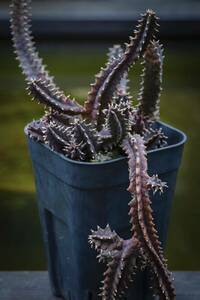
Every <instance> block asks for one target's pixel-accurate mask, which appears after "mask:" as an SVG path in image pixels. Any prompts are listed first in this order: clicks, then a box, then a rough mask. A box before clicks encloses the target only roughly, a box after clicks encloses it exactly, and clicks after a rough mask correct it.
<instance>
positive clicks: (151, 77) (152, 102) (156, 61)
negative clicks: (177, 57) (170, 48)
mask: <svg viewBox="0 0 200 300" xmlns="http://www.w3.org/2000/svg"><path fill="white" fill-rule="evenodd" d="M143 64H144V69H143V73H142V82H141V89H140V92H139V97H138V101H139V106H138V112H139V113H140V114H142V115H144V116H146V117H148V118H150V119H151V120H158V119H159V117H160V92H161V84H162V73H163V48H162V45H161V44H159V42H158V41H152V42H151V43H150V44H149V46H148V47H147V50H146V52H145V53H144V61H143Z"/></svg>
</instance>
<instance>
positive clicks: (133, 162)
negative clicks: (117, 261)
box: [123, 135, 175, 300]
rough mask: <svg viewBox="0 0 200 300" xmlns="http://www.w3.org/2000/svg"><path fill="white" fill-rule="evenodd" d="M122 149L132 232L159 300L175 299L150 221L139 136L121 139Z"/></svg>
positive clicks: (148, 199)
mask: <svg viewBox="0 0 200 300" xmlns="http://www.w3.org/2000/svg"><path fill="white" fill-rule="evenodd" d="M123 146H124V150H125V151H126V153H127V155H128V157H129V172H130V185H129V188H128V190H129V192H131V193H133V195H134V200H133V201H132V202H131V203H130V216H131V222H132V230H133V232H136V233H137V238H138V240H139V241H140V243H141V246H142V248H143V251H144V253H145V254H146V255H147V258H148V261H149V265H150V266H151V269H152V270H153V273H154V275H155V277H156V278H157V282H158V286H157V289H158V291H159V295H162V296H163V299H166V300H167V299H168V300H169V299H170V300H172V299H175V292H174V288H173V286H172V283H171V279H170V275H169V272H168V270H167V266H166V261H165V259H164V257H163V252H162V249H161V246H160V242H159V239H158V234H157V230H156V228H155V224H154V222H153V217H152V210H151V206H150V204H151V201H150V198H149V195H148V189H149V186H148V182H149V176H148V174H147V160H146V152H145V146H144V140H143V138H142V137H141V136H139V135H135V136H134V137H133V138H132V139H130V138H129V139H128V140H125V141H124V144H123ZM135 211H137V214H135Z"/></svg>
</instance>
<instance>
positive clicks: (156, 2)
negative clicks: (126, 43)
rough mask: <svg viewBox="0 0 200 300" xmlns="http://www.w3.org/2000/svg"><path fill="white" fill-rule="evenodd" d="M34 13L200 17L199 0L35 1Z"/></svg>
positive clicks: (2, 13)
mask: <svg viewBox="0 0 200 300" xmlns="http://www.w3.org/2000/svg"><path fill="white" fill-rule="evenodd" d="M32 6H33V14H34V15H35V16H37V17H43V18H49V17H50V18H53V19H54V18H56V19H57V18H65V19H68V20H69V19H87V20H88V19H95V20H97V19H101V20H102V19H104V20H107V19H109V20H110V19H113V20H116V19H117V20H120V19H130V20H133V19H135V18H137V17H138V14H140V13H142V12H144V11H145V10H146V9H147V8H151V9H154V10H156V12H157V13H158V14H159V15H160V17H162V18H164V19H170V20H171V19H176V20H177V19H183V18H184V19H185V18H186V19H191V18H192V19H193V18H200V1H197V0H177V1H173V0H168V1H164V0H148V1H146V0H96V1H94V0H76V1H74V0H67V1H66V0H57V1H48V0H47V1H44V0H40V1H35V0H33V5H32ZM0 7H1V9H0V16H7V15H8V4H7V3H4V4H1V6H0Z"/></svg>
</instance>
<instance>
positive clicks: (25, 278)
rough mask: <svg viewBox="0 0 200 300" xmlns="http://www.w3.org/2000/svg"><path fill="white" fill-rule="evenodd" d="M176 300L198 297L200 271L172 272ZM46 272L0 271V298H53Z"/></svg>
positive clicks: (199, 291)
mask: <svg viewBox="0 0 200 300" xmlns="http://www.w3.org/2000/svg"><path fill="white" fill-rule="evenodd" d="M174 277H175V286H176V291H177V300H199V299H200V272H174ZM55 299H58V298H55V297H53V296H52V295H51V291H50V287H49V281H48V275H47V272H0V300H55Z"/></svg>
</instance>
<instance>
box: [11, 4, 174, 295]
mask: <svg viewBox="0 0 200 300" xmlns="http://www.w3.org/2000/svg"><path fill="white" fill-rule="evenodd" d="M30 5H31V0H13V1H12V5H11V28H12V37H13V42H14V47H15V52H16V54H17V59H18V60H19V63H20V67H21V68H22V71H23V73H24V75H25V77H26V81H27V90H28V92H29V94H30V95H32V98H33V99H34V100H36V101H38V102H39V103H41V104H43V105H44V107H45V114H44V116H43V117H42V118H41V119H40V120H38V121H33V122H32V123H30V124H29V125H28V126H27V128H26V132H27V134H28V135H29V136H30V137H31V138H32V139H34V140H36V141H38V142H40V143H45V144H47V145H48V146H49V147H50V148H51V149H52V150H53V151H56V152H58V153H61V154H63V155H64V156H66V157H68V158H71V159H73V160H79V161H90V162H91V163H92V162H94V161H104V160H109V159H112V158H113V157H116V156H121V155H126V156H127V157H128V166H129V178H130V184H129V187H128V191H129V192H130V193H131V195H132V200H131V201H130V203H129V206H130V211H129V216H130V222H131V232H132V237H131V238H130V239H128V240H124V239H123V238H121V237H119V236H118V235H117V233H116V232H115V231H112V230H111V229H110V227H109V225H107V227H106V228H105V229H102V228H100V227H98V228H97V231H92V233H91V235H90V236H89V242H90V244H91V245H92V246H95V248H96V249H97V251H98V258H99V261H103V262H106V263H107V270H106V272H105V273H104V280H103V286H102V288H101V296H102V299H103V300H111V299H113V300H114V299H119V298H120V297H121V295H122V294H123V293H124V291H125V289H126V287H127V285H128V283H129V282H130V281H132V280H134V277H135V276H136V274H137V272H139V271H141V270H144V269H147V270H148V271H149V274H150V277H151V279H152V288H153V290H154V293H155V294H156V295H158V296H159V297H160V299H170V300H171V299H175V292H174V288H173V285H172V282H171V278H170V277H171V275H170V273H169V271H168V270H167V265H166V260H165V258H164V256H163V251H162V248H161V244H160V242H159V238H158V234H157V230H156V228H155V224H154V220H153V217H152V209H151V200H150V198H149V191H150V190H152V191H153V192H154V193H155V192H157V191H158V192H163V189H164V188H165V187H166V184H165V183H164V182H162V181H161V180H160V179H159V178H158V176H157V175H154V176H152V177H150V176H149V175H148V173H147V158H146V151H147V150H149V149H155V148H159V147H164V146H165V145H166V143H167V142H166V137H165V135H164V133H163V132H162V130H161V128H158V127H157V126H155V122H156V121H158V120H159V98H160V91H161V82H162V68H163V49H162V45H161V44H160V43H159V41H158V40H157V39H156V33H157V31H158V26H159V25H158V17H157V16H156V15H155V13H154V12H153V11H152V10H147V11H146V12H145V14H143V15H142V16H141V19H140V20H139V21H138V25H137V26H136V30H134V32H133V36H130V38H129V42H128V43H127V44H125V45H124V46H123V47H121V46H119V45H115V46H113V47H112V48H111V49H110V50H109V54H108V61H107V63H106V66H105V67H104V68H102V69H101V71H100V72H99V73H98V74H97V75H96V76H95V81H94V83H93V84H91V87H90V91H89V93H88V96H87V99H86V101H85V104H84V105H83V106H82V105H80V104H79V103H78V102H77V101H76V100H75V99H72V98H71V97H70V96H65V94H64V93H63V92H62V91H61V90H60V89H59V88H58V87H57V86H56V84H55V82H54V79H53V77H51V76H50V75H49V73H48V71H47V70H46V67H45V66H44V65H43V63H42V60H41V59H40V57H39V55H38V52H37V51H36V49H35V46H34V42H33V38H32V36H31V14H30ZM138 60H140V61H142V63H143V66H144V68H143V74H142V82H141V89H140V92H139V96H138V99H137V100H138V104H137V105H136V106H135V107H133V105H132V101H131V97H130V95H129V88H128V81H129V80H128V72H129V70H130V68H131V67H132V66H133V65H134V64H135V63H136V62H137V61H138Z"/></svg>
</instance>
